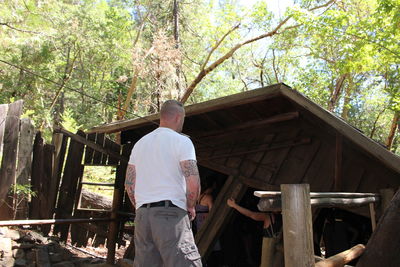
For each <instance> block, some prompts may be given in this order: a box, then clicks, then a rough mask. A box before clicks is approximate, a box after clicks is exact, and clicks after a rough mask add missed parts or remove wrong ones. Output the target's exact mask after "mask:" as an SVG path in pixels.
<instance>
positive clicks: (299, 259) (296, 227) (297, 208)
mask: <svg viewBox="0 0 400 267" xmlns="http://www.w3.org/2000/svg"><path fill="white" fill-rule="evenodd" d="M281 191H282V217H283V239H284V241H283V244H284V248H285V252H284V255H285V266H286V267H310V266H314V246H313V232H312V216H311V205H310V187H309V185H308V184H290V185H289V184H283V185H281Z"/></svg>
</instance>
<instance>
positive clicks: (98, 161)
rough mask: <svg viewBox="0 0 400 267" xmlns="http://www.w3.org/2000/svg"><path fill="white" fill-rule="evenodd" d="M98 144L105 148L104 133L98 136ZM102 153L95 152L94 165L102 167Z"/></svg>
mask: <svg viewBox="0 0 400 267" xmlns="http://www.w3.org/2000/svg"><path fill="white" fill-rule="evenodd" d="M96 144H98V145H101V146H103V145H104V133H100V134H97V135H96ZM102 155H103V154H102V153H101V152H99V151H95V152H94V155H93V165H100V164H101V161H102Z"/></svg>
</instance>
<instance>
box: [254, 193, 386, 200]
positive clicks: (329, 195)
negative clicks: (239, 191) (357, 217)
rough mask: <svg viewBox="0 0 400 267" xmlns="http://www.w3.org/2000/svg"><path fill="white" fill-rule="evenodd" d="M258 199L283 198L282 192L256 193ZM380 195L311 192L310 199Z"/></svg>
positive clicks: (375, 195) (372, 194)
mask: <svg viewBox="0 0 400 267" xmlns="http://www.w3.org/2000/svg"><path fill="white" fill-rule="evenodd" d="M254 195H255V196H256V197H260V198H264V197H277V196H281V195H282V193H281V191H254ZM379 196H380V195H379V194H375V193H351V192H310V197H311V198H312V199H313V198H359V197H376V198H379Z"/></svg>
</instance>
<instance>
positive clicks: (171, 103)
mask: <svg viewBox="0 0 400 267" xmlns="http://www.w3.org/2000/svg"><path fill="white" fill-rule="evenodd" d="M184 112H185V109H184V107H183V104H182V103H181V102H179V101H176V100H167V101H165V102H164V103H163V104H162V106H161V110H160V116H161V117H163V118H165V117H170V116H174V115H176V114H180V113H184Z"/></svg>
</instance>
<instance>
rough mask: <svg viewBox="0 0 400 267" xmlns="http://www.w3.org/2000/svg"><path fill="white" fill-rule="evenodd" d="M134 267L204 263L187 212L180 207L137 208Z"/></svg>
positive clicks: (164, 266) (189, 266)
mask: <svg viewBox="0 0 400 267" xmlns="http://www.w3.org/2000/svg"><path fill="white" fill-rule="evenodd" d="M133 266H134V267H192V266H195V267H201V266H202V263H201V257H200V254H199V252H198V250H197V246H196V245H195V242H194V238H193V233H192V230H191V226H190V221H189V216H188V214H187V211H185V210H183V209H181V208H177V207H150V208H147V207H140V208H139V209H137V210H136V218H135V261H134V264H133Z"/></svg>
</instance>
